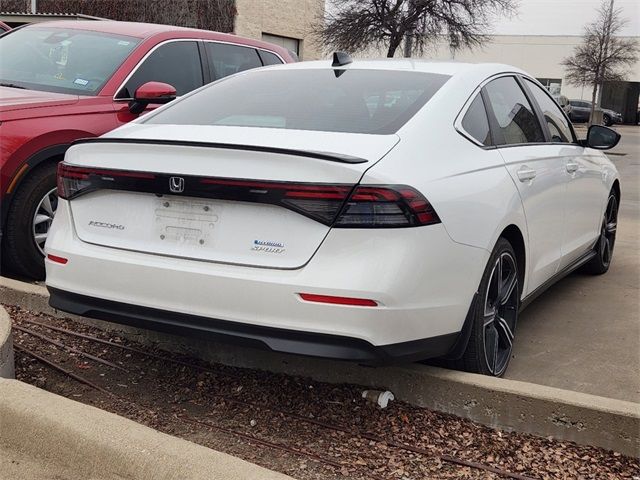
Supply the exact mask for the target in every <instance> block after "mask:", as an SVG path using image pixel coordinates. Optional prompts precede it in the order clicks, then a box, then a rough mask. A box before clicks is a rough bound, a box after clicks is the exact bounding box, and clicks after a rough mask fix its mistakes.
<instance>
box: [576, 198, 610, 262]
mask: <svg viewBox="0 0 640 480" xmlns="http://www.w3.org/2000/svg"><path fill="white" fill-rule="evenodd" d="M617 229H618V197H616V195H615V193H613V192H610V193H609V199H608V200H607V208H606V209H605V211H604V215H603V218H602V226H601V227H600V236H599V237H598V241H597V243H596V245H595V247H594V251H595V252H596V255H595V257H593V258H592V259H591V260H590V261H589V263H587V264H586V265H585V266H584V267H582V271H583V272H584V273H588V274H590V275H602V274H604V273H607V271H608V270H609V267H610V266H611V261H612V260H613V247H614V245H615V243H616V232H617Z"/></svg>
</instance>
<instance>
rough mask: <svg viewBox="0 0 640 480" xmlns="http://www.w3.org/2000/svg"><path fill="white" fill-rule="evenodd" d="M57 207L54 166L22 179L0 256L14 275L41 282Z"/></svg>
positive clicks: (8, 219)
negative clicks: (47, 242) (46, 247)
mask: <svg viewBox="0 0 640 480" xmlns="http://www.w3.org/2000/svg"><path fill="white" fill-rule="evenodd" d="M57 206H58V196H57V194H56V164H55V163H49V164H46V165H44V166H42V167H39V168H37V169H36V170H35V171H33V172H32V173H31V174H30V175H29V177H27V179H25V180H24V182H23V183H22V185H20V188H19V189H18V191H17V192H16V194H15V196H14V198H13V200H12V202H11V207H10V208H9V215H8V217H7V227H6V231H5V233H4V238H3V252H2V253H3V263H5V264H6V265H7V266H8V267H9V269H11V270H12V271H13V272H14V273H16V274H18V275H21V276H25V277H28V278H32V279H35V280H43V279H44V276H45V270H44V243H45V241H46V239H47V235H48V234H49V228H50V227H51V222H52V220H53V217H54V215H55V212H56V209H57Z"/></svg>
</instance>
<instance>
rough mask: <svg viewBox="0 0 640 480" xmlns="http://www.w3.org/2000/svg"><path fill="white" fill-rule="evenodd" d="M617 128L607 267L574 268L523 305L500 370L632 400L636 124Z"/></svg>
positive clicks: (636, 320) (636, 312) (638, 322)
mask: <svg viewBox="0 0 640 480" xmlns="http://www.w3.org/2000/svg"><path fill="white" fill-rule="evenodd" d="M617 130H618V131H619V132H620V133H621V134H622V140H621V142H620V144H619V145H618V146H617V147H616V148H615V149H614V150H612V151H611V152H612V153H613V155H610V158H611V159H612V160H613V162H614V163H615V164H616V166H617V167H618V169H619V171H620V176H621V183H622V202H621V206H620V211H619V217H618V219H619V220H618V236H617V238H616V245H615V254H614V260H613V264H612V265H611V269H610V270H609V272H608V273H607V274H606V275H604V276H601V277H593V276H588V275H583V274H580V273H574V274H573V275H571V276H569V277H567V278H565V279H564V280H562V281H560V282H559V283H557V284H556V285H554V286H553V287H552V288H551V289H549V290H548V291H547V292H545V293H544V294H543V295H542V296H541V297H539V298H538V299H537V300H536V301H534V302H533V303H532V304H531V306H530V307H529V308H528V309H527V310H525V311H524V312H523V314H522V315H521V318H520V324H519V326H518V332H517V334H516V340H515V348H514V355H515V357H514V358H513V359H512V361H511V365H510V366H509V369H508V370H507V374H506V377H507V378H510V379H514V380H522V381H526V382H531V383H537V384H541V385H548V386H552V387H558V388H564V389H568V390H574V391H579V392H584V393H590V394H594V395H601V396H605V397H610V398H617V399H620V400H627V401H633V402H637V403H638V402H640V375H639V374H638V372H640V298H639V292H638V285H639V284H640V254H639V252H640V188H639V186H640V176H639V172H640V127H632V126H624V127H619V128H617ZM581 132H584V131H583V130H581ZM583 135H584V133H583ZM622 153H626V155H620V154H622Z"/></svg>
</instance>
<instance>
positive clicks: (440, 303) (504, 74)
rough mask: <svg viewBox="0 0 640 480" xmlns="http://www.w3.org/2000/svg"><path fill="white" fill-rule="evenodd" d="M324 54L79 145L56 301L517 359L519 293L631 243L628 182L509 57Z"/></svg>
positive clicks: (316, 338) (603, 130)
mask: <svg viewBox="0 0 640 480" xmlns="http://www.w3.org/2000/svg"><path fill="white" fill-rule="evenodd" d="M335 57H336V58H335V59H334V62H333V63H329V62H304V63H302V64H298V65H280V66H272V67H267V68H265V69H260V70H255V71H249V72H243V73H241V74H239V75H234V76H233V77H231V78H229V79H228V80H225V81H222V82H216V83H215V84H213V85H210V86H208V87H205V88H203V89H201V90H199V91H197V92H192V93H191V94H189V95H185V96H184V97H183V98H180V99H178V100H177V101H176V102H175V103H173V104H172V105H167V106H166V107H163V108H161V109H159V110H157V111H155V112H151V113H149V114H148V115H145V116H144V117H142V118H140V119H139V120H137V121H135V122H133V123H131V124H129V125H127V126H125V127H122V128H119V129H117V130H115V131H112V132H110V133H108V134H106V135H104V136H102V137H101V138H93V139H88V140H83V141H80V142H76V144H74V145H73V146H72V147H71V148H70V149H69V151H68V152H67V154H66V156H65V159H64V162H62V163H60V164H59V167H58V189H59V190H58V193H59V195H60V204H59V211H58V214H57V215H56V218H55V220H54V222H53V226H52V228H51V234H50V236H49V238H48V239H47V244H46V252H47V259H46V261H45V263H46V268H47V287H48V289H49V292H50V293H51V297H50V305H51V306H52V307H54V308H56V309H59V310H62V311H66V312H70V313H75V314H79V315H85V316H89V317H96V318H102V319H108V320H109V321H115V322H122V323H125V324H126V323H129V324H133V325H136V326H144V327H148V328H156V329H160V330H162V329H166V330H169V331H171V332H174V333H175V332H179V333H185V334H186V333H191V334H193V335H196V336H198V337H199V338H202V337H206V336H209V335H210V336H211V337H212V338H217V339H219V340H224V341H230V342H245V343H246V344H248V345H251V346H263V347H265V348H270V349H272V350H275V351H280V352H288V353H296V354H302V355H311V356H320V357H331V358H340V359H345V360H354V361H357V362H364V363H369V362H370V363H385V362H391V361H396V362H398V361H404V362H408V361H414V360H421V359H426V358H430V357H441V356H445V357H448V358H449V359H450V360H459V362H457V364H458V365H459V366H461V367H463V368H465V369H467V370H470V371H473V372H478V373H483V374H487V375H494V376H500V375H502V374H503V373H504V372H505V370H506V368H507V364H508V363H509V360H510V358H511V356H512V347H513V344H514V343H513V342H514V333H515V330H516V327H517V320H518V314H519V312H520V309H521V308H523V305H524V304H527V303H529V302H530V301H532V300H533V299H534V298H535V297H536V296H537V295H539V294H540V293H541V292H542V291H543V290H545V289H546V288H547V287H548V286H549V285H551V284H552V283H553V282H555V281H556V280H558V279H559V278H561V277H562V276H564V275H566V274H568V273H570V272H571V271H573V270H575V269H577V268H579V267H584V268H585V269H586V270H587V271H589V272H590V273H592V274H603V273H605V272H606V271H607V269H608V268H609V265H610V263H611V260H612V255H613V248H614V242H615V236H616V225H617V223H616V222H617V220H616V218H617V211H618V201H619V199H620V184H619V180H618V173H617V171H616V168H615V166H614V165H613V163H611V161H610V160H609V159H608V158H607V156H606V155H604V153H602V152H600V151H599V150H606V149H608V148H612V147H614V146H615V145H616V144H617V142H618V141H619V139H620V135H619V134H618V133H617V132H614V131H613V130H611V129H609V128H607V127H604V126H601V125H594V126H592V127H591V128H590V129H589V132H588V134H587V138H586V139H583V140H579V139H578V138H576V135H575V132H574V130H573V128H572V126H571V123H570V122H569V120H568V119H567V118H566V116H565V114H564V113H563V112H562V110H561V109H560V107H558V105H557V104H556V103H555V102H554V101H553V100H552V98H551V96H550V95H549V93H548V92H547V90H545V89H544V87H543V86H542V85H541V84H540V83H539V82H537V81H536V80H534V79H532V78H531V77H530V76H528V75H527V74H525V73H524V72H522V71H519V70H517V69H516V68H514V67H511V66H507V65H504V66H502V65H495V64H489V65H482V64H478V65H470V64H463V63H447V62H426V61H412V62H405V61H400V60H389V61H362V62H354V63H351V60H350V59H349V58H348V57H346V58H345V56H344V55H338V54H336V55H335Z"/></svg>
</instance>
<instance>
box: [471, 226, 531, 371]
mask: <svg viewBox="0 0 640 480" xmlns="http://www.w3.org/2000/svg"><path fill="white" fill-rule="evenodd" d="M519 309H520V275H519V272H518V262H517V260H516V255H515V252H514V250H513V247H512V246H511V244H510V243H509V242H508V241H507V240H506V239H504V238H500V239H499V240H498V243H497V244H496V247H495V248H494V250H493V253H492V254H491V258H490V259H489V263H488V265H487V268H486V269H485V272H484V275H483V277H482V280H481V282H480V288H479V290H478V297H477V302H476V305H475V312H474V318H473V319H472V321H473V327H472V332H471V337H470V339H469V344H468V345H467V349H466V351H465V353H464V355H463V357H462V359H461V364H460V365H459V367H461V368H463V369H464V370H467V371H470V372H474V373H482V374H484V375H491V376H495V377H500V376H502V375H503V374H504V372H505V371H506V369H507V366H508V365H509V361H510V360H511V354H512V351H513V341H514V334H515V329H516V325H517V323H518V313H519Z"/></svg>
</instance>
